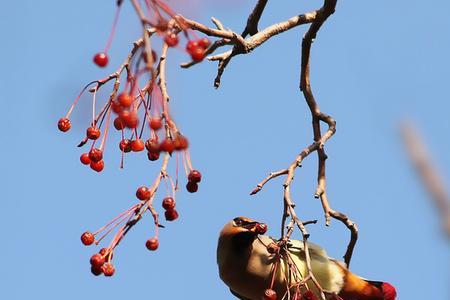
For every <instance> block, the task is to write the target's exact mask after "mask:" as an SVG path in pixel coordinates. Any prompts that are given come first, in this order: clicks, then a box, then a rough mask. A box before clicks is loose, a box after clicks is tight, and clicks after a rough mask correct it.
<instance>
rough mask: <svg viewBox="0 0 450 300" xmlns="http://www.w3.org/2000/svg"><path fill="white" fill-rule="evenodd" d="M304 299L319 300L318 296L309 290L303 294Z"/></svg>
mask: <svg viewBox="0 0 450 300" xmlns="http://www.w3.org/2000/svg"><path fill="white" fill-rule="evenodd" d="M303 298H304V299H305V300H317V297H316V295H314V293H313V292H312V291H311V290H307V291H306V292H305V293H304V294H303Z"/></svg>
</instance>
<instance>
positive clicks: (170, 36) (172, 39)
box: [164, 31, 178, 47]
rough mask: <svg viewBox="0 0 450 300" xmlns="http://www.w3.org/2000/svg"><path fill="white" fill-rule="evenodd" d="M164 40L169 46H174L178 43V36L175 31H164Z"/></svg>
mask: <svg viewBox="0 0 450 300" xmlns="http://www.w3.org/2000/svg"><path fill="white" fill-rule="evenodd" d="M164 42H165V43H166V44H167V46H169V47H175V46H176V45H178V36H177V34H176V33H175V32H172V31H168V32H166V36H165V37H164Z"/></svg>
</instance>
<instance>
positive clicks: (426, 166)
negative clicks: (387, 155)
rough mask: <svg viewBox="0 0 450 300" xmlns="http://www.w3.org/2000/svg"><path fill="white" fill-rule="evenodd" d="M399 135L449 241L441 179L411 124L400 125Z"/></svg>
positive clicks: (449, 208)
mask: <svg viewBox="0 0 450 300" xmlns="http://www.w3.org/2000/svg"><path fill="white" fill-rule="evenodd" d="M401 135H402V138H403V141H404V144H405V146H406V150H407V151H408V153H409V156H410V158H411V161H412V163H413V165H414V167H415V168H416V170H417V173H418V174H419V176H420V179H421V180H422V182H423V184H424V186H425V188H426V189H427V191H428V193H429V194H430V196H431V197H430V199H431V200H432V201H433V202H434V204H435V205H436V207H437V209H438V212H439V214H440V216H441V218H442V226H443V229H444V231H445V234H446V236H447V238H449V239H450V196H449V194H448V191H447V190H446V188H445V185H444V183H443V181H442V178H441V176H439V173H438V171H437V169H436V167H435V165H434V163H433V162H432V160H431V157H430V155H429V153H428V150H427V149H426V146H425V143H424V142H423V140H422V139H421V137H420V135H419V132H418V131H417V129H416V128H415V127H414V125H413V123H412V122H410V121H409V122H404V123H403V124H402V125H401Z"/></svg>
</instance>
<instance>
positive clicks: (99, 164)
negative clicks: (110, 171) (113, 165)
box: [90, 160, 105, 172]
mask: <svg viewBox="0 0 450 300" xmlns="http://www.w3.org/2000/svg"><path fill="white" fill-rule="evenodd" d="M90 167H91V169H92V170H94V171H96V172H101V171H103V169H104V168H105V163H104V162H103V160H101V161H97V162H93V161H91V164H90Z"/></svg>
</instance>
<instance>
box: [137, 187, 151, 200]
mask: <svg viewBox="0 0 450 300" xmlns="http://www.w3.org/2000/svg"><path fill="white" fill-rule="evenodd" d="M151 196H152V192H151V191H150V190H149V188H148V187H146V186H141V187H140V188H138V189H137V191H136V197H137V198H138V199H139V200H142V201H144V200H149V199H150V197H151Z"/></svg>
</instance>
